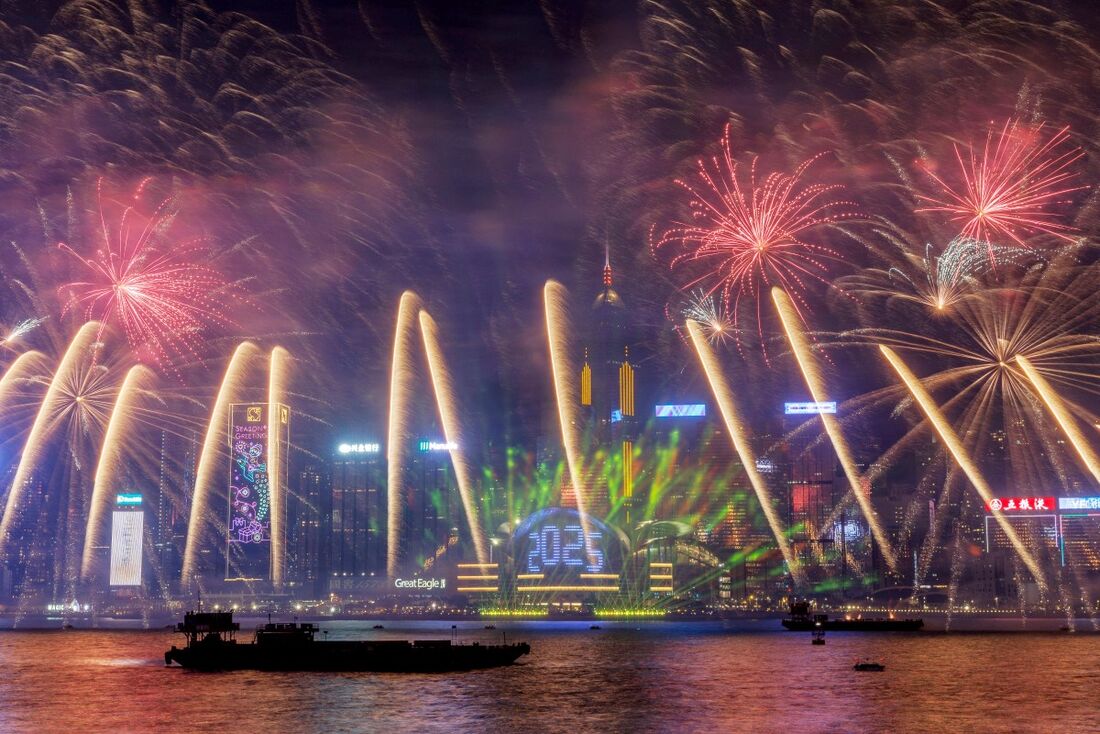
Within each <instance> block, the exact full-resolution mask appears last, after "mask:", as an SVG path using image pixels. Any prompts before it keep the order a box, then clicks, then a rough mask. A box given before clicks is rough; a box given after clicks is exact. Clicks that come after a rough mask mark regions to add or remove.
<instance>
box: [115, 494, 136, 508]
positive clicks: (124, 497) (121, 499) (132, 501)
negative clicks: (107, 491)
mask: <svg viewBox="0 0 1100 734" xmlns="http://www.w3.org/2000/svg"><path fill="white" fill-rule="evenodd" d="M115 503H116V504H118V505H124V506H125V505H129V506H134V505H140V504H141V495H140V494H137V493H136V492H126V493H123V494H116V495H115Z"/></svg>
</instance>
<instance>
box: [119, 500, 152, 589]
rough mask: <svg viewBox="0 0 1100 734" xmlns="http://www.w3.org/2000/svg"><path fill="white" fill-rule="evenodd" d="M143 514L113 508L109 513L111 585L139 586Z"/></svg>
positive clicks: (143, 524)
mask: <svg viewBox="0 0 1100 734" xmlns="http://www.w3.org/2000/svg"><path fill="white" fill-rule="evenodd" d="M144 531H145V515H144V513H142V512H141V511H140V510H133V509H129V510H115V511H114V513H113V514H112V515H111V577H110V582H111V586H141V538H142V534H143V533H144Z"/></svg>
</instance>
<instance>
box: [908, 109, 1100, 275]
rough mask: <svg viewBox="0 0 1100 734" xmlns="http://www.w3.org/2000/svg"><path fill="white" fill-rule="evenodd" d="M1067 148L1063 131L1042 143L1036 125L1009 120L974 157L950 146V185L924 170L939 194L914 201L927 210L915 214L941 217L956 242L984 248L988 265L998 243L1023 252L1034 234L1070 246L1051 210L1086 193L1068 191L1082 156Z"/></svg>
mask: <svg viewBox="0 0 1100 734" xmlns="http://www.w3.org/2000/svg"><path fill="white" fill-rule="evenodd" d="M1069 142H1070V139H1069V128H1068V127H1064V128H1062V129H1060V130H1058V131H1057V132H1056V133H1054V134H1053V135H1050V136H1049V137H1047V136H1046V135H1045V134H1044V131H1043V126H1042V125H1039V126H1038V127H1035V128H1029V127H1027V126H1024V125H1022V124H1020V123H1019V122H1017V121H1015V120H1009V121H1008V122H1006V123H1005V124H1004V127H1003V128H1001V130H1000V132H994V131H993V130H991V131H990V132H989V134H988V135H987V136H986V140H985V145H984V146H983V147H982V149H981V150H980V151H976V150H975V149H974V148H973V147H971V148H969V149H968V150H967V151H966V153H965V154H964V152H963V151H962V150H960V149H959V147H958V146H955V158H956V160H957V161H958V164H959V170H958V173H959V176H960V179H961V180H960V181H959V182H958V183H957V184H956V185H952V184H950V183H948V182H947V181H946V180H945V179H944V178H942V177H940V176H938V175H937V174H936V173H935V172H933V171H931V170H929V171H928V175H929V176H931V177H932V180H933V181H935V182H936V184H937V185H938V186H939V188H940V189H941V191H940V193H939V195H938V196H935V197H930V196H923V195H920V196H919V198H920V199H921V200H922V201H923V202H926V204H927V206H923V207H921V208H919V209H917V211H918V212H943V213H944V214H946V215H947V218H948V220H949V221H951V222H954V223H957V224H961V230H960V232H961V235H962V236H964V237H971V238H973V239H976V240H979V241H981V242H985V243H987V245H988V255H989V259H990V261H991V262H993V263H994V264H995V263H996V251H995V249H994V246H993V241H994V240H995V239H998V238H1004V239H1008V240H1011V241H1012V242H1015V243H1016V244H1017V245H1020V246H1021V247H1027V243H1026V242H1025V241H1024V237H1026V236H1029V235H1037V234H1047V235H1053V236H1054V237H1057V238H1058V239H1061V240H1064V241H1066V242H1072V241H1074V239H1075V238H1074V236H1073V235H1074V233H1075V232H1076V230H1075V229H1074V228H1073V227H1070V226H1067V225H1065V224H1062V223H1060V222H1058V221H1057V219H1058V212H1057V207H1058V205H1060V204H1065V203H1066V197H1067V196H1068V195H1069V194H1071V193H1073V192H1076V191H1082V190H1084V189H1087V188H1088V187H1087V186H1078V185H1074V179H1075V177H1076V175H1077V174H1076V171H1075V170H1074V168H1073V164H1074V163H1076V162H1077V161H1078V160H1079V159H1080V158H1081V157H1082V156H1084V152H1083V151H1082V150H1081V149H1080V148H1076V147H1070V145H1069Z"/></svg>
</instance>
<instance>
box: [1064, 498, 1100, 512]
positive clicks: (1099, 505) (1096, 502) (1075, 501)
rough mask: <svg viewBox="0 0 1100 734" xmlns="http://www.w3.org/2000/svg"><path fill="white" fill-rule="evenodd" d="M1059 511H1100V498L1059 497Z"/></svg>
mask: <svg viewBox="0 0 1100 734" xmlns="http://www.w3.org/2000/svg"><path fill="white" fill-rule="evenodd" d="M1058 509H1059V510H1100V497H1059V498H1058Z"/></svg>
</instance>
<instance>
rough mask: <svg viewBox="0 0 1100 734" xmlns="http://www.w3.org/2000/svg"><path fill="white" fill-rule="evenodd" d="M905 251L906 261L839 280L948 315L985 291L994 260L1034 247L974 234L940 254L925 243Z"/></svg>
mask: <svg viewBox="0 0 1100 734" xmlns="http://www.w3.org/2000/svg"><path fill="white" fill-rule="evenodd" d="M991 253H992V258H991V257H990V254H991ZM903 255H904V259H905V261H906V262H905V263H904V264H899V265H896V266H894V267H891V268H888V269H883V268H867V269H865V270H864V271H862V272H860V273H859V274H858V275H853V276H849V277H846V278H842V279H840V280H838V281H837V283H836V285H837V287H838V288H840V289H842V290H845V291H847V292H849V293H851V294H852V295H855V296H862V297H872V298H873V297H884V298H886V299H887V300H900V301H905V302H909V303H915V304H918V305H919V306H922V307H924V308H926V309H927V310H928V311H929V312H931V313H932V314H934V315H943V314H945V313H949V312H950V311H951V310H952V308H953V307H954V306H957V305H958V304H959V303H961V302H962V301H964V300H966V299H967V298H971V297H973V296H974V295H976V294H977V293H978V292H980V290H981V280H980V277H981V276H982V275H983V274H986V273H988V272H989V271H990V270H991V269H992V267H993V262H994V261H996V262H1001V263H1006V262H1019V261H1021V259H1022V258H1024V257H1025V256H1028V255H1032V253H1030V252H1029V251H1028V250H1025V249H1023V248H1019V247H1011V246H1006V245H991V244H989V243H987V242H982V241H980V240H976V239H974V238H972V237H956V238H955V239H954V240H952V241H951V242H950V243H949V244H948V245H947V247H945V248H944V250H943V252H942V253H940V254H938V255H937V254H935V253H934V252H933V247H932V245H926V246H925V248H924V254H923V255H918V254H916V253H914V252H911V251H905V252H903Z"/></svg>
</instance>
